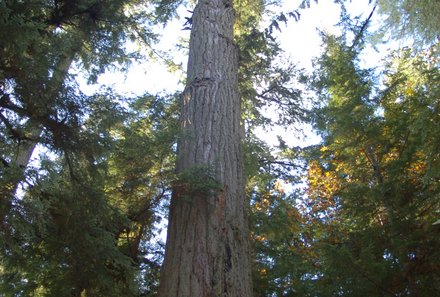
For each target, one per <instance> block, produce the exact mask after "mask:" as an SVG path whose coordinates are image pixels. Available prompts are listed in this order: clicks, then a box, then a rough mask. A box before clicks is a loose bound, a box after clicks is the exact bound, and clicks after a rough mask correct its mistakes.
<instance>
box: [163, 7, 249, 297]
mask: <svg viewBox="0 0 440 297" xmlns="http://www.w3.org/2000/svg"><path fill="white" fill-rule="evenodd" d="M233 25H234V10H233V7H232V1H231V0H200V1H199V3H198V4H197V6H196V8H195V10H194V14H193V18H192V31H191V40H190V50H189V60H188V74H187V87H186V89H185V91H184V93H183V94H182V96H181V105H182V114H181V127H182V129H183V134H182V138H181V140H180V142H179V147H178V160H177V173H178V176H179V177H180V179H179V181H178V182H177V183H176V185H175V187H174V190H173V195H172V199H171V206H170V216H169V225H168V238H167V244H166V251H165V260H164V265H163V268H162V272H161V283H160V288H159V296H161V297H180V296H181V297H206V296H228V297H229V296H236V297H248V296H251V295H252V280H251V273H250V271H251V268H250V265H251V264H250V247H249V236H248V224H247V218H246V207H245V194H244V177H243V164H242V153H241V148H240V146H241V133H240V100H239V96H238V87H237V68H238V62H237V60H238V56H237V48H236V46H235V45H234V43H233Z"/></svg>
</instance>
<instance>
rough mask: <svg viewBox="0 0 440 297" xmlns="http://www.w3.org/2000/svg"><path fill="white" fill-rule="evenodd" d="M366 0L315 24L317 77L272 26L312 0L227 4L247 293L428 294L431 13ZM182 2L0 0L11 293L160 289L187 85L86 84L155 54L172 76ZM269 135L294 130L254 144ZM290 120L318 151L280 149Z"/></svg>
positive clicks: (433, 178) (1, 267)
mask: <svg viewBox="0 0 440 297" xmlns="http://www.w3.org/2000/svg"><path fill="white" fill-rule="evenodd" d="M322 2H324V1H322ZM365 2H366V5H365V7H366V8H365V9H368V11H363V13H362V14H361V15H360V14H359V13H358V14H356V13H355V14H354V15H353V14H350V13H349V11H348V10H347V9H349V7H350V5H351V4H350V3H349V2H346V1H335V3H336V4H337V5H339V6H340V7H341V14H340V23H339V27H338V28H339V29H338V30H337V31H333V30H327V31H322V32H321V34H320V36H321V38H322V47H323V52H322V54H320V56H319V57H317V58H316V59H315V60H314V62H313V67H312V68H311V69H312V70H306V69H303V68H301V66H298V65H296V64H295V63H293V62H291V61H290V60H289V58H287V57H286V56H285V55H283V53H282V48H281V47H280V46H279V44H278V39H277V37H280V36H282V35H283V34H284V32H285V31H283V30H286V29H285V27H284V25H285V23H291V22H297V23H296V25H297V26H299V27H300V26H301V20H302V19H301V15H302V14H305V13H306V12H307V10H308V9H310V7H311V6H314V7H316V8H317V9H319V8H320V6H321V5H323V3H321V1H319V2H318V3H314V2H313V3H311V2H310V1H303V2H302V3H298V7H296V6H294V7H293V8H289V7H287V8H286V7H284V8H283V9H281V8H280V5H281V3H278V2H277V1H275V2H265V1H237V2H236V4H235V5H236V6H235V9H236V13H237V15H238V19H239V21H238V22H237V24H236V27H235V43H236V44H237V46H238V48H239V50H240V65H239V66H240V69H239V89H240V96H241V100H242V113H243V115H242V120H243V125H244V127H245V137H244V144H243V147H244V153H245V174H246V178H247V185H246V191H247V192H246V193H247V197H248V201H249V209H248V213H249V218H250V227H251V238H252V250H253V253H252V259H253V281H254V295H255V296H436V295H439V293H440V292H439V288H440V279H439V278H440V274H439V270H440V265H439V263H440V259H439V258H440V252H439V251H440V239H439V233H440V232H439V231H440V222H439V220H440V214H439V210H440V206H439V204H440V199H439V190H440V189H439V177H440V164H439V162H440V147H439V145H440V140H439V138H438V135H439V132H440V131H439V130H440V125H439V116H440V112H439V107H440V106H439V104H440V103H439V98H440V96H439V95H440V93H439V52H438V45H439V41H438V32H439V29H440V22H439V19H440V17H439V16H440V8H439V7H440V6H439V5H438V2H437V1H435V0H431V1H423V2H422V1H417V2H416V1H408V0H406V1H405V0H401V1H378V3H376V2H374V1H373V2H372V3H368V1H365ZM183 4H185V5H186V6H185V8H182V7H181V5H183ZM193 6H194V4H193V3H182V2H181V1H136V0H134V1H119V0H112V1H99V0H81V1H65V2H64V1H44V0H33V1H2V2H1V3H0V25H1V29H2V30H1V31H0V40H1V41H0V48H1V51H2V53H1V60H0V83H1V84H0V96H1V97H0V108H1V109H0V121H1V123H0V137H1V138H2V141H1V144H0V153H1V164H0V177H1V182H0V193H1V208H0V219H1V237H0V244H1V255H2V256H1V262H0V276H1V279H0V293H1V294H3V295H4V296H155V295H157V287H158V282H159V270H160V265H161V262H162V260H163V248H164V247H163V242H161V241H160V240H159V241H158V240H157V234H158V232H159V230H158V226H159V227H160V226H162V225H163V224H162V225H161V221H162V220H165V219H166V216H167V206H168V205H167V204H168V201H169V196H170V193H171V187H172V185H173V183H174V182H175V180H176V179H177V178H178V177H176V176H175V174H174V163H175V154H176V143H177V141H178V139H179V137H180V134H179V133H180V132H179V126H178V117H179V108H178V100H177V99H178V96H179V92H181V90H179V89H178V85H177V86H173V88H167V90H168V91H169V90H171V89H173V92H172V93H171V92H163V91H162V92H156V91H154V92H150V93H145V94H142V95H138V94H137V95H135V94H132V95H130V96H129V95H127V94H126V93H124V94H121V93H118V92H117V90H116V89H115V88H114V87H112V86H101V87H99V88H92V87H86V86H85V83H84V79H83V77H85V80H86V81H87V83H89V84H90V85H93V84H96V83H97V82H98V81H100V78H101V77H102V76H103V75H105V73H106V72H109V71H113V72H112V73H114V71H115V70H117V71H125V70H128V69H129V68H130V65H131V64H133V63H138V62H139V61H140V63H148V61H153V60H155V61H161V63H163V65H164V68H165V67H168V69H170V70H173V71H177V72H178V71H183V70H182V64H180V63H181V62H182V63H184V59H185V58H184V57H185V55H184V54H180V55H181V57H180V58H179V59H180V60H178V61H177V62H176V61H175V60H173V57H172V56H169V55H167V53H164V52H161V51H160V50H159V49H157V48H156V43H157V42H158V41H159V39H160V37H159V36H157V35H156V32H157V31H156V30H157V28H158V27H160V26H164V25H166V24H168V23H169V22H171V20H173V19H174V18H176V17H178V16H179V14H180V19H179V20H178V21H177V24H178V25H177V26H178V27H179V26H180V27H181V28H178V29H177V30H181V29H185V28H186V27H187V29H190V26H191V19H190V18H191V12H189V11H187V10H191V9H192V7H193ZM179 7H180V8H179ZM182 14H183V15H182ZM372 23H373V24H374V23H375V24H380V25H379V26H377V25H375V26H373V27H372V26H371V24H372ZM173 24H176V22H173ZM376 26H377V27H376ZM188 31H189V30H188ZM127 42H129V46H127ZM392 42H394V43H392ZM295 44H296V46H297V47H301V46H302V44H303V41H302V40H295ZM402 45H405V46H402ZM187 46H188V44H187V40H185V39H183V40H182V41H181V42H180V49H181V50H182V52H183V53H185V52H186V50H187ZM384 46H385V47H384ZM389 47H393V48H395V50H393V51H391V50H390V51H389V52H386V53H383V52H382V53H381V55H382V56H384V59H383V60H381V61H374V62H371V60H370V63H372V64H368V63H369V60H368V59H365V58H364V57H365V53H367V54H368V55H371V53H373V52H374V49H381V50H383V49H384V48H389ZM293 58H295V57H293ZM152 72H153V73H154V74H153V75H156V76H157V72H156V70H154V71H152ZM111 75H114V74H111ZM161 75H162V74H161ZM182 77H183V76H182ZM142 84H148V81H147V80H145V81H144V82H143V83H142ZM100 85H102V84H100ZM268 110H269V111H270V113H268V112H267V111H268ZM274 126H278V127H279V126H282V127H291V129H290V130H287V131H290V132H284V135H280V136H279V137H277V141H276V142H274V141H273V140H272V141H271V143H270V144H267V143H265V142H264V141H263V140H262V139H261V138H259V137H258V136H257V134H258V133H259V134H260V135H261V127H265V128H266V129H267V128H270V127H274ZM301 127H313V129H314V131H315V132H316V133H317V134H318V135H319V136H320V142H319V143H318V144H314V145H310V146H306V147H304V146H297V145H296V144H293V143H291V142H290V141H289V140H291V139H293V138H296V137H297V136H298V135H301V133H304V132H302V131H301ZM275 134H276V133H275ZM280 134H281V133H280ZM36 148H38V149H37V150H36ZM196 177H197V176H190V177H186V178H193V179H194V178H196ZM179 178H181V177H179ZM205 182H206V181H202V180H192V181H191V183H192V184H194V185H198V187H199V188H197V190H203V187H204V186H205V184H204V183H205Z"/></svg>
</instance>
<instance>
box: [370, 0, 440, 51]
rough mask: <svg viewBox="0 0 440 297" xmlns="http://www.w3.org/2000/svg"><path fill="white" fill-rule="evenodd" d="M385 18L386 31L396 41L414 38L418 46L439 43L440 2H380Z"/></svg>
mask: <svg viewBox="0 0 440 297" xmlns="http://www.w3.org/2000/svg"><path fill="white" fill-rule="evenodd" d="M378 4H379V8H380V12H381V13H382V14H383V15H384V16H385V21H384V23H385V26H384V29H385V30H387V31H388V32H387V33H390V34H391V36H392V37H393V38H395V39H400V38H413V39H414V40H415V41H416V44H418V45H425V44H432V43H436V42H438V32H439V31H440V21H439V20H440V8H439V5H438V1H436V0H425V1H409V0H399V1H389V0H379V1H378Z"/></svg>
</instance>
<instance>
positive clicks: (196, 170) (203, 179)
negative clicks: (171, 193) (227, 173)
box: [174, 164, 223, 202]
mask: <svg viewBox="0 0 440 297" xmlns="http://www.w3.org/2000/svg"><path fill="white" fill-rule="evenodd" d="M215 168H216V167H215V166H214V165H212V164H199V165H195V166H193V167H192V168H190V169H187V170H185V171H183V172H181V173H179V174H178V175H177V178H176V181H175V182H174V184H175V185H174V187H176V188H177V189H178V190H177V191H178V193H179V194H180V195H181V197H182V198H184V199H189V201H188V202H191V200H190V199H191V196H193V195H198V194H206V193H212V192H214V191H217V190H221V189H222V188H223V185H222V184H221V183H220V182H219V181H218V180H217V176H218V173H217V172H216V171H215Z"/></svg>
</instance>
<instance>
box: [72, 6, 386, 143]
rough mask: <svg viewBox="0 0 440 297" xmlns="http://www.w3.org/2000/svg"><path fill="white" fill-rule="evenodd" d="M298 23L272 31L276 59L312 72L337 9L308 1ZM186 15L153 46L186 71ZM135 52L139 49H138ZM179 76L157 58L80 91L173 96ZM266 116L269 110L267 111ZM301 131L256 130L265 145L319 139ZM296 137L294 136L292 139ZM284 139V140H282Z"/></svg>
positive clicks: (364, 10)
mask: <svg viewBox="0 0 440 297" xmlns="http://www.w3.org/2000/svg"><path fill="white" fill-rule="evenodd" d="M300 2H301V1H300V0H285V2H284V4H283V6H282V7H280V8H275V10H276V9H280V10H282V11H293V10H295V9H297V8H298V5H299V3H300ZM348 9H349V11H350V12H352V13H353V14H354V15H363V17H362V18H363V19H365V18H366V17H367V16H368V15H369V13H370V12H371V9H372V7H371V5H369V0H354V1H352V2H351V3H349V4H348ZM300 13H301V17H300V19H299V21H294V20H293V19H291V20H290V21H289V22H288V23H287V25H281V26H280V27H281V32H276V33H275V34H276V37H277V39H278V40H279V42H280V44H281V47H282V48H283V49H284V51H285V54H284V56H283V57H280V58H283V59H284V58H289V59H290V60H291V61H293V62H294V63H296V64H297V65H298V67H299V68H305V69H306V71H312V60H313V58H315V57H317V56H319V54H320V53H321V50H322V49H321V46H320V45H321V39H320V36H319V32H318V29H319V30H324V31H326V32H332V33H335V34H337V33H338V29H337V28H336V27H335V24H337V23H338V21H339V6H338V5H337V4H334V3H333V0H320V1H319V3H318V4H317V3H315V2H314V1H311V7H310V8H307V9H304V10H301V11H300ZM189 16H190V13H189V12H188V11H187V9H186V8H181V9H180V10H179V17H180V18H179V19H176V20H174V21H172V22H170V23H169V24H168V25H167V26H166V27H165V28H163V29H162V28H157V30H158V31H157V32H158V33H159V32H160V33H161V35H162V38H161V42H160V43H159V44H158V45H157V48H159V50H162V51H164V52H168V53H169V54H170V55H172V56H173V57H174V61H175V62H176V63H177V64H179V63H181V64H182V66H183V69H185V68H186V55H185V53H183V52H182V51H177V50H176V48H177V44H178V41H179V40H180V39H181V38H188V37H189V31H188V30H182V28H183V27H184V26H183V24H184V23H185V21H186V20H185V18H184V17H189ZM128 46H129V47H130V48H133V49H136V45H134V44H131V45H128ZM139 50H142V49H141V48H139ZM368 57H369V58H368V59H369V61H367V62H366V63H368V62H369V63H375V61H372V60H371V59H374V57H376V58H377V57H378V55H368ZM182 75H183V73H182V72H179V73H170V72H169V71H168V69H167V67H166V66H165V65H164V64H163V63H162V62H161V61H160V59H157V61H151V59H150V60H149V61H148V62H145V61H139V62H138V63H135V64H133V65H132V67H131V68H130V70H129V72H128V73H125V74H124V73H121V72H108V73H106V74H104V75H102V76H101V77H100V78H99V80H98V85H93V86H90V85H87V84H86V83H85V81H84V80H81V79H79V82H80V85H81V88H82V90H83V91H84V92H85V93H86V94H92V93H93V92H95V91H96V90H98V89H99V88H100V87H101V86H102V85H104V86H107V87H112V88H114V89H115V90H116V91H117V92H118V93H120V94H127V95H130V96H131V95H141V94H143V93H145V92H149V93H152V94H155V93H160V92H162V93H173V92H175V91H179V90H183V88H184V86H183V85H182V84H181V83H180V81H181V78H182ZM268 113H269V114H270V113H271V111H270V110H269V111H268ZM301 129H303V130H304V132H305V136H306V137H305V138H304V137H303V135H301V136H300V135H299V134H298V133H296V132H294V131H293V130H292V129H284V128H283V127H275V128H273V129H272V130H270V131H268V130H267V129H264V128H261V129H259V131H257V132H258V134H259V135H260V138H262V139H263V140H265V141H266V142H268V143H269V144H277V143H278V140H277V135H283V136H285V137H284V138H285V140H286V142H287V144H288V145H290V146H296V145H303V146H304V145H309V144H314V143H317V142H319V138H318V137H317V136H316V135H314V134H313V133H312V130H311V128H310V127H307V126H303V127H301ZM296 135H297V136H298V137H296ZM286 136H287V137H286Z"/></svg>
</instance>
